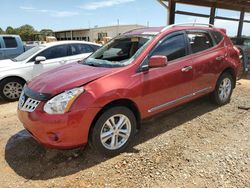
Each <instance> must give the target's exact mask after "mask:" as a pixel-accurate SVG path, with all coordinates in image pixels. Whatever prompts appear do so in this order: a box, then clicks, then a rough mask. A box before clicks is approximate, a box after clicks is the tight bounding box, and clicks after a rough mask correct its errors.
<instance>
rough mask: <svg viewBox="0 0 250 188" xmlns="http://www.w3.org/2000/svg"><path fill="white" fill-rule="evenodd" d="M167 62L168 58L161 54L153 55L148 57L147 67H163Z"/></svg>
mask: <svg viewBox="0 0 250 188" xmlns="http://www.w3.org/2000/svg"><path fill="white" fill-rule="evenodd" d="M167 64H168V59H167V57H166V56H163V55H155V56H152V57H150V59H149V62H148V66H149V68H158V67H165V66H167Z"/></svg>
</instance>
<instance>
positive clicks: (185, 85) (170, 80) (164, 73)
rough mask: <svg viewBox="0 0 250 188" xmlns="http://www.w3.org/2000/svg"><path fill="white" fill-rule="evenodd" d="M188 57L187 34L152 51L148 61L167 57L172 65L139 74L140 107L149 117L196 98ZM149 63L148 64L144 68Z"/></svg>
mask: <svg viewBox="0 0 250 188" xmlns="http://www.w3.org/2000/svg"><path fill="white" fill-rule="evenodd" d="M187 54H188V49H187V40H186V37H185V33H184V32H175V33H172V34H170V35H168V36H166V37H165V38H164V39H162V40H161V41H160V42H159V44H158V46H156V47H155V48H154V49H153V50H152V52H151V54H150V55H149V57H148V59H149V58H150V57H152V56H154V55H164V56H166V57H167V59H168V65H167V66H165V67H160V68H150V69H149V70H148V71H144V72H141V73H139V74H140V76H141V81H142V83H141V90H142V100H141V104H140V105H142V106H143V110H144V114H146V116H150V115H152V114H154V113H157V112H159V111H162V110H165V109H168V108H170V107H172V106H174V105H177V104H179V103H181V102H184V101H186V100H188V98H189V97H190V96H191V95H192V93H193V88H192V82H193V70H192V57H191V56H187ZM145 62H146V63H147V62H148V60H145V61H144V62H143V64H144V63H145ZM146 63H145V64H146ZM145 64H144V65H145Z"/></svg>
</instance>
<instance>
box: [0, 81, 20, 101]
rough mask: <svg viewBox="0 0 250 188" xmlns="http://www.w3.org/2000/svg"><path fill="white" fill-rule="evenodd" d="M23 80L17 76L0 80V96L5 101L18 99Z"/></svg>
mask: <svg viewBox="0 0 250 188" xmlns="http://www.w3.org/2000/svg"><path fill="white" fill-rule="evenodd" d="M24 84H25V81H23V80H21V79H18V78H6V79H4V80H3V81H1V82H0V96H1V97H2V98H3V99H4V100H6V101H16V100H18V99H19V97H20V95H21V93H22V90H23V86H24Z"/></svg>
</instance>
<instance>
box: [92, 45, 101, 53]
mask: <svg viewBox="0 0 250 188" xmlns="http://www.w3.org/2000/svg"><path fill="white" fill-rule="evenodd" d="M90 46H91V48H93V49H94V51H96V50H98V49H99V48H100V46H97V45H92V44H90Z"/></svg>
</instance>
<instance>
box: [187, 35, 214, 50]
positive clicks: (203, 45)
mask: <svg viewBox="0 0 250 188" xmlns="http://www.w3.org/2000/svg"><path fill="white" fill-rule="evenodd" d="M187 35H188V40H189V43H190V46H191V50H192V52H193V53H197V52H201V51H204V50H207V49H209V48H211V47H213V42H212V39H211V38H210V36H209V34H208V33H206V32H199V31H198V32H188V33H187Z"/></svg>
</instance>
